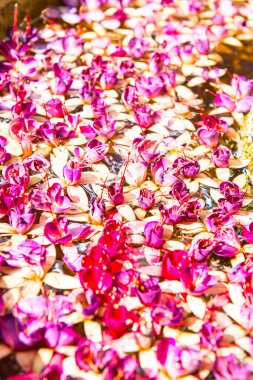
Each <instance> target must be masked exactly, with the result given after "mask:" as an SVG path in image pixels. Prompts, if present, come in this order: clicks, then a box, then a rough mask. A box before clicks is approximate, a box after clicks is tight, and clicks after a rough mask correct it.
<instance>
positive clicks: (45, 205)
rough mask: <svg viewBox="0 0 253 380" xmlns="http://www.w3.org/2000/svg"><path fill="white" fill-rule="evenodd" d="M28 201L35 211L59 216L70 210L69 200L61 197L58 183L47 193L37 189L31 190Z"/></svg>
mask: <svg viewBox="0 0 253 380" xmlns="http://www.w3.org/2000/svg"><path fill="white" fill-rule="evenodd" d="M30 199H31V202H32V205H33V207H34V208H35V209H36V210H43V211H50V212H53V213H55V214H59V213H62V212H64V211H66V210H68V209H69V208H70V200H69V199H68V198H67V197H66V196H65V195H63V189H62V187H61V185H60V184H59V183H54V184H53V185H52V186H50V187H49V188H48V189H47V192H44V191H42V190H39V189H34V190H32V191H31V193H30Z"/></svg>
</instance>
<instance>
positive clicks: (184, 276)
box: [181, 264, 217, 295]
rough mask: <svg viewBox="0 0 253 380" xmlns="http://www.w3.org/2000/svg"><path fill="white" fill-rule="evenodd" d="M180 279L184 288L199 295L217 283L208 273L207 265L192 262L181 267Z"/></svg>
mask: <svg viewBox="0 0 253 380" xmlns="http://www.w3.org/2000/svg"><path fill="white" fill-rule="evenodd" d="M181 281H182V283H183V285H184V287H185V290H186V291H187V292H188V293H190V294H194V295H201V294H202V293H204V292H205V291H206V290H207V289H209V288H211V287H212V286H213V285H215V284H216V283H217V280H216V278H215V277H213V276H211V275H210V274H208V267H207V266H206V265H204V264H192V265H191V266H190V267H186V268H183V270H182V272H181Z"/></svg>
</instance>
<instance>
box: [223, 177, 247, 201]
mask: <svg viewBox="0 0 253 380" xmlns="http://www.w3.org/2000/svg"><path fill="white" fill-rule="evenodd" d="M220 191H221V193H222V194H223V195H224V196H225V197H226V198H227V197H228V196H233V195H240V196H242V197H243V195H244V193H241V189H240V187H239V186H238V185H237V184H236V183H234V182H229V181H224V182H221V184H220Z"/></svg>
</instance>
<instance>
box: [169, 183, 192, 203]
mask: <svg viewBox="0 0 253 380" xmlns="http://www.w3.org/2000/svg"><path fill="white" fill-rule="evenodd" d="M170 195H171V196H172V197H173V198H175V199H176V200H177V201H178V202H179V203H182V202H185V201H186V200H187V199H188V197H189V190H188V189H187V186H186V184H185V182H184V181H181V180H178V181H176V182H175V183H173V185H172V188H171V190H170Z"/></svg>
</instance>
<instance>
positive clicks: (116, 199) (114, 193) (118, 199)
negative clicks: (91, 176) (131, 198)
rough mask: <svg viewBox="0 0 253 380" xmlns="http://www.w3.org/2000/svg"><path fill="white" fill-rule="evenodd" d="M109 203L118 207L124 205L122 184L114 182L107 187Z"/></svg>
mask: <svg viewBox="0 0 253 380" xmlns="http://www.w3.org/2000/svg"><path fill="white" fill-rule="evenodd" d="M107 191H108V198H109V201H110V202H111V203H112V204H113V205H114V206H118V205H120V204H122V203H124V194H123V186H122V184H121V183H118V182H113V183H112V184H111V185H109V186H108V187H107Z"/></svg>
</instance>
